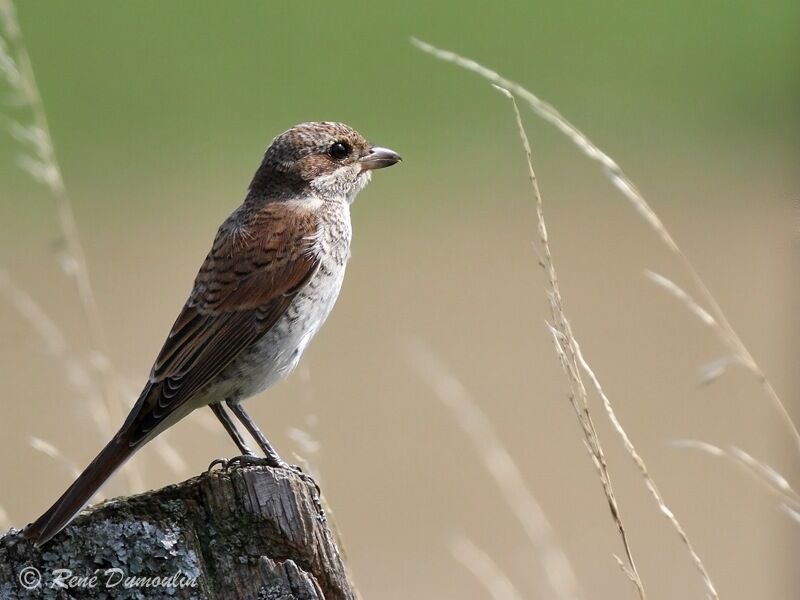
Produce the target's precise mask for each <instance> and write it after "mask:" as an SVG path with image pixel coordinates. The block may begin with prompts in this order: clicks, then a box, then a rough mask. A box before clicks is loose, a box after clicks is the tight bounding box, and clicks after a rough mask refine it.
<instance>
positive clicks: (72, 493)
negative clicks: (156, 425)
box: [22, 434, 137, 547]
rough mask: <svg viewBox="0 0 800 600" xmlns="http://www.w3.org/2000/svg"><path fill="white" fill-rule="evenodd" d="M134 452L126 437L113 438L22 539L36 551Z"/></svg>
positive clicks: (62, 526) (27, 528) (82, 506)
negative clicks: (29, 541) (33, 546)
mask: <svg viewBox="0 0 800 600" xmlns="http://www.w3.org/2000/svg"><path fill="white" fill-rule="evenodd" d="M136 450H137V447H136V446H134V447H131V445H130V444H129V443H128V440H127V436H125V435H120V434H117V435H116V436H114V438H113V439H112V440H111V441H110V442H109V443H108V444H107V445H106V447H105V448H103V450H102V451H101V452H100V454H98V455H97V457H96V458H95V459H94V460H93V461H92V462H91V463H90V464H89V466H88V467H86V469H85V470H84V471H83V473H81V474H80V476H78V478H77V479H76V480H75V482H74V483H73V484H72V485H71V486H69V488H67V491H66V492H64V493H63V494H62V495H61V497H60V498H59V499H58V500H56V502H55V504H53V506H51V507H50V508H49V509H48V511H47V512H46V513H44V514H43V515H42V516H41V517H39V518H38V519H36V521H34V522H33V523H31V524H30V525H28V526H27V527H26V528H25V529H24V530H23V532H22V535H23V536H24V537H26V538H27V539H29V540H33V542H34V544H35V545H36V546H37V547H38V546H41V545H42V544H44V543H45V542H47V541H48V540H49V539H50V538H52V537H53V536H54V535H56V534H57V533H58V532H59V531H61V530H62V529H63V528H64V527H66V526H67V524H69V522H70V521H72V519H73V517H75V515H76V514H78V513H79V512H80V511H81V510H82V509H83V508H84V507H85V506H86V505H87V504H88V502H89V500H90V499H91V497H92V496H94V494H95V492H96V491H97V490H98V489H99V488H100V486H101V485H103V484H104V483H105V482H106V480H107V479H108V478H109V477H111V475H112V474H113V473H114V471H116V470H117V469H118V468H119V467H120V466H122V464H123V463H124V462H125V461H126V460H127V459H128V458H129V457H130V456H131V455H132V454H133V453H134V452H135V451H136Z"/></svg>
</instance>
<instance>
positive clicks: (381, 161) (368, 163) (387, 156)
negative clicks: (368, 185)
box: [358, 146, 403, 171]
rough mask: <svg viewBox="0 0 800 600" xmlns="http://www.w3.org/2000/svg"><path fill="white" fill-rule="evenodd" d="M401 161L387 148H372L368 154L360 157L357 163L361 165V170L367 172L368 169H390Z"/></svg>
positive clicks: (395, 153) (397, 155)
mask: <svg viewBox="0 0 800 600" xmlns="http://www.w3.org/2000/svg"><path fill="white" fill-rule="evenodd" d="M401 160H403V159H402V158H400V155H399V154H398V153H397V152H395V151H394V150H389V149H388V148H381V147H380V146H372V147H371V148H370V149H369V152H368V153H367V154H366V155H364V156H362V157H361V158H360V159H359V160H358V162H360V163H361V170H362V171H368V170H370V169H382V168H384V167H391V166H392V165H393V164H395V163H396V162H398V161H401Z"/></svg>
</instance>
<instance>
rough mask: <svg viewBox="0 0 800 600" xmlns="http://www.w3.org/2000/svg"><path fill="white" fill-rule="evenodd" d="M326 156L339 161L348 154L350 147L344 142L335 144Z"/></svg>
mask: <svg viewBox="0 0 800 600" xmlns="http://www.w3.org/2000/svg"><path fill="white" fill-rule="evenodd" d="M328 154H330V155H331V157H332V158H335V159H336V160H341V159H343V158H345V157H346V156H347V155H348V154H350V146H349V145H348V144H346V143H345V142H336V143H335V144H333V145H332V146H331V147H330V148H329V149H328Z"/></svg>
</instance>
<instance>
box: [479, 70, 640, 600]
mask: <svg viewBox="0 0 800 600" xmlns="http://www.w3.org/2000/svg"><path fill="white" fill-rule="evenodd" d="M494 87H495V88H496V89H497V90H498V91H500V92H501V93H502V94H503V95H505V96H506V97H507V98H508V99H509V100H511V105H512V107H513V109H514V116H515V119H516V124H517V130H518V132H519V136H520V140H521V141H522V146H523V148H524V150H525V156H526V158H527V164H528V178H529V179H530V182H531V187H532V188H533V194H534V198H535V201H536V216H537V226H538V231H539V241H540V263H539V264H540V265H541V266H542V267H543V268H544V270H545V272H546V274H547V281H548V286H549V288H548V299H549V301H550V302H549V304H550V312H551V317H552V320H553V323H552V324H548V326H549V328H550V332H551V333H552V335H553V341H554V345H555V348H556V352H557V354H558V357H559V359H560V361H561V365H562V367H563V368H564V372H565V373H566V375H567V378H568V380H569V384H570V388H571V393H570V395H569V400H570V404H571V405H572V408H573V410H574V411H575V416H576V417H577V419H578V423H579V424H580V426H581V431H582V432H583V436H584V444H585V446H586V449H587V450H588V452H589V455H590V456H591V458H592V463H593V464H594V466H595V468H596V470H597V474H598V476H599V478H600V483H601V485H602V487H603V493H604V494H605V497H606V501H607V502H608V507H609V510H610V511H611V516H612V518H613V519H614V523H615V524H616V526H617V530H618V531H619V534H620V538H621V539H622V545H623V547H624V548H625V557H626V559H627V563H621V564H622V565H623V567H624V568H623V571H624V572H625V574H626V575H627V576H628V577H629V578H630V580H631V581H632V582H633V583H634V585H635V586H636V589H637V591H638V593H639V596H640V598H645V597H646V593H645V589H644V584H643V583H642V578H641V576H640V575H639V571H638V570H637V568H636V561H635V560H634V558H633V550H632V548H631V543H630V540H629V538H628V534H627V531H626V529H625V525H624V523H623V520H622V514H621V512H620V509H619V505H618V503H617V499H616V496H615V494H614V488H613V485H612V483H611V474H610V473H609V470H608V464H607V462H606V457H605V453H604V452H603V446H602V444H601V442H600V437H599V436H598V434H597V430H596V429H595V426H594V422H593V421H592V416H591V411H590V409H589V402H588V394H587V391H586V386H585V385H584V383H583V379H582V377H581V372H580V369H579V368H578V346H577V341H576V340H575V336H574V335H573V333H572V328H571V327H570V324H569V321H568V320H567V317H566V314H565V312H564V305H563V300H562V297H561V289H560V286H559V283H558V275H557V273H556V268H555V263H554V262H553V255H552V252H551V250H550V241H549V238H548V235H547V225H546V223H545V220H544V203H543V201H542V194H541V190H540V189H539V181H538V179H537V177H536V171H535V170H534V168H533V156H532V152H531V146H530V142H529V140H528V136H527V134H526V133H525V128H524V126H523V124H522V116H521V115H520V113H519V108H518V107H517V103H516V100H515V99H514V96H513V95H512V94H511V92H510V91H508V90H507V89H505V88H503V87H501V86H499V85H495V86H494Z"/></svg>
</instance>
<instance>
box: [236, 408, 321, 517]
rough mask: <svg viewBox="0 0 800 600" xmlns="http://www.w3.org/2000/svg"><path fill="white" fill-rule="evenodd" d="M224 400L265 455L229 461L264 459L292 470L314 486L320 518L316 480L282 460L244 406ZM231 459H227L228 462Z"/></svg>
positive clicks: (248, 462) (269, 463) (245, 463)
mask: <svg viewBox="0 0 800 600" xmlns="http://www.w3.org/2000/svg"><path fill="white" fill-rule="evenodd" d="M225 402H226V404H227V405H228V408H230V409H231V410H232V411H233V414H235V415H236V417H237V418H238V419H239V420H240V421H241V422H242V424H243V425H244V426H245V427H246V428H247V431H249V432H250V435H252V436H253V438H254V439H255V440H256V443H257V444H258V446H259V447H260V448H261V450H263V451H264V454H265V455H266V458H265V459H259V458H257V457H255V456H239V457H238V458H236V459H231V461H233V460H235V461H236V462H237V464H241V465H243V466H246V465H248V464H257V462H256V461H259V460H266V464H267V466H269V467H273V468H279V469H288V470H290V471H294V472H295V473H297V474H298V475H299V476H300V477H301V478H302V479H303V480H304V481H305V482H306V483H310V484H311V485H312V486H314V489H315V490H316V492H317V496H316V499H315V503H316V505H317V509H318V514H319V515H321V516H322V518H324V515H325V511H324V510H323V508H322V504H321V502H320V501H319V498H320V496H321V495H322V492H321V491H320V489H319V485H317V482H316V481H314V478H313V477H311V475H308V474H307V473H304V472H303V469H301V468H300V467H298V466H297V465H290V464H288V463H287V462H286V461H284V460H283V459H282V458H281V457H280V456H278V453H277V452H276V451H275V448H273V447H272V444H270V443H269V440H267V438H266V436H265V435H264V434H263V433H261V430H260V429H259V428H258V425H256V423H255V421H253V419H252V418H251V417H250V415H248V414H247V413H246V412H245V410H244V408H242V405H241V404H239V403H238V402H231V401H230V400H226V401H225ZM231 461H229V463H230V462H231Z"/></svg>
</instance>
